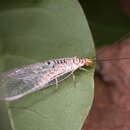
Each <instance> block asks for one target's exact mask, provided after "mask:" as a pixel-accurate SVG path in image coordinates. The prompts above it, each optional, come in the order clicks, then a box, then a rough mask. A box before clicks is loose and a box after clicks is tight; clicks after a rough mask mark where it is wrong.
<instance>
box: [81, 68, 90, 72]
mask: <svg viewBox="0 0 130 130" xmlns="http://www.w3.org/2000/svg"><path fill="white" fill-rule="evenodd" d="M79 70H83V71H85V72H90V71H89V70H87V69H85V68H83V67H80V68H79Z"/></svg>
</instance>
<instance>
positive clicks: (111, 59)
mask: <svg viewBox="0 0 130 130" xmlns="http://www.w3.org/2000/svg"><path fill="white" fill-rule="evenodd" d="M117 60H119V61H120V60H130V57H126V58H106V59H96V58H95V59H94V61H95V62H100V61H101V62H103V61H117Z"/></svg>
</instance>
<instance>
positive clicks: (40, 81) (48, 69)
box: [0, 57, 93, 101]
mask: <svg viewBox="0 0 130 130" xmlns="http://www.w3.org/2000/svg"><path fill="white" fill-rule="evenodd" d="M92 64H93V60H92V59H89V58H76V57H73V58H62V59H55V60H49V61H46V62H41V63H36V64H31V65H27V66H25V67H23V68H20V69H15V70H12V71H10V72H4V73H1V74H0V100H4V101H13V100H16V99H19V98H21V97H23V96H25V95H27V94H30V93H32V92H35V91H37V90H40V89H42V88H47V87H49V86H50V85H54V84H57V83H59V82H60V81H63V80H64V79H65V78H67V77H69V76H70V75H71V74H72V73H73V72H74V71H75V70H77V69H78V68H82V67H83V66H91V65H92Z"/></svg>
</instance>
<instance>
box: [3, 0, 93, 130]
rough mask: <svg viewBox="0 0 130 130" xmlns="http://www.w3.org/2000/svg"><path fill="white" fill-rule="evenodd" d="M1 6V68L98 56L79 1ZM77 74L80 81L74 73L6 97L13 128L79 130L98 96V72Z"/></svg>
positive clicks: (6, 3)
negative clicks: (20, 95) (95, 88)
mask: <svg viewBox="0 0 130 130" xmlns="http://www.w3.org/2000/svg"><path fill="white" fill-rule="evenodd" d="M0 6H1V11H0V19H1V20H0V33H1V37H0V39H1V40H0V41H1V42H0V47H2V49H0V52H1V53H0V55H1V57H0V58H1V60H0V66H1V68H2V71H7V70H9V69H12V68H15V67H21V66H22V65H25V64H30V63H35V62H39V61H45V60H48V59H53V58H61V57H73V56H77V57H94V55H95V52H94V45H93V41H92V37H91V33H90V30H89V27H88V24H87V22H86V18H85V16H84V14H83V11H82V9H81V7H80V5H79V3H78V2H77V1H76V0H62V1H61V0H57V2H56V1H54V0H43V1H42V0H39V1H36V0H35V1H27V2H22V1H21V2H15V1H13V2H12V3H11V4H10V2H3V3H1V4H0ZM92 70H93V67H92ZM75 76H76V77H75V78H76V79H75V81H73V79H72V77H70V78H68V79H66V80H64V81H63V82H62V83H59V84H58V88H56V87H55V86H50V87H48V88H47V89H42V90H41V91H38V92H34V93H32V94H30V95H27V96H25V97H23V98H21V99H18V100H16V101H13V102H7V103H6V104H5V106H6V108H7V113H8V119H9V121H10V124H9V125H10V126H11V129H13V130H43V129H44V130H79V129H80V128H81V127H82V124H83V122H84V119H85V118H86V115H87V114H88V112H89V110H90V107H91V104H92V100H93V72H92V71H90V72H88V73H87V72H84V71H77V72H75ZM3 114H4V113H3ZM5 114H6V113H5ZM6 125H7V124H6Z"/></svg>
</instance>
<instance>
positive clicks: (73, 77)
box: [72, 71, 76, 87]
mask: <svg viewBox="0 0 130 130" xmlns="http://www.w3.org/2000/svg"><path fill="white" fill-rule="evenodd" d="M72 79H73V81H74V87H76V80H75V74H74V71H73V72H72Z"/></svg>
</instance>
